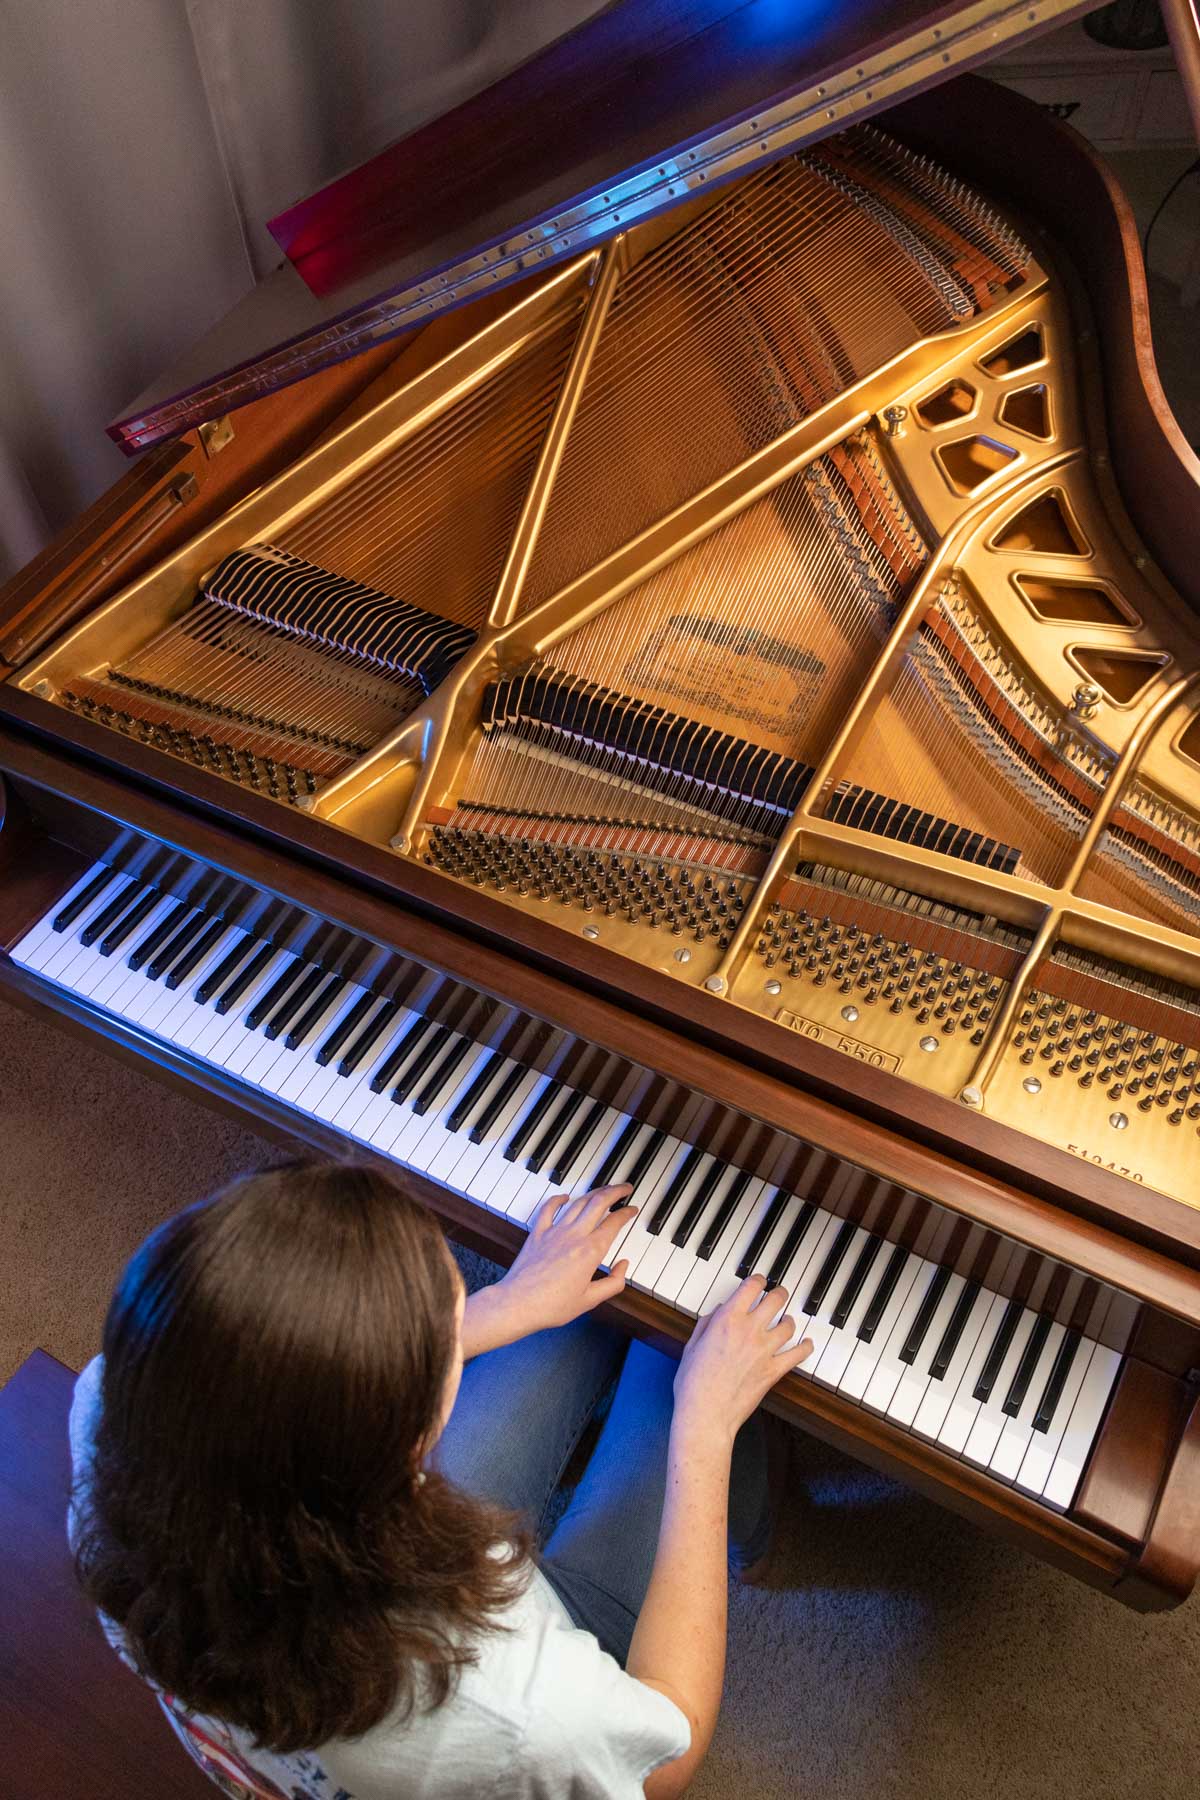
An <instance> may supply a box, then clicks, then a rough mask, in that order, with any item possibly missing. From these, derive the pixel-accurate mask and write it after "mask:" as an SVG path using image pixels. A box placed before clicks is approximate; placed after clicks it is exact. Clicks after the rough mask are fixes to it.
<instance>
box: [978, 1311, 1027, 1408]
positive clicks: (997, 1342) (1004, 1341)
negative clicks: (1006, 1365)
mask: <svg viewBox="0 0 1200 1800" xmlns="http://www.w3.org/2000/svg"><path fill="white" fill-rule="evenodd" d="M1024 1311H1025V1308H1024V1307H1023V1306H1022V1304H1021V1302H1020V1301H1019V1300H1010V1301H1009V1303H1008V1305H1007V1306H1006V1307H1005V1309H1004V1314H1003V1317H1002V1318H1001V1320H1000V1326H999V1329H998V1330H997V1332H996V1335H995V1337H994V1338H993V1339H992V1347H991V1349H990V1350H989V1351H988V1353H987V1357H986V1358H985V1360H984V1365H983V1367H982V1369H981V1370H980V1371H979V1380H978V1381H977V1382H976V1383H975V1386H974V1387H973V1388H972V1390H971V1398H972V1399H973V1400H990V1399H991V1397H992V1389H993V1388H994V1387H995V1385H996V1377H997V1375H998V1374H999V1373H1000V1364H1001V1363H1002V1362H1003V1361H1004V1358H1005V1356H1006V1355H1007V1353H1008V1346H1009V1345H1010V1344H1011V1343H1012V1340H1013V1332H1014V1331H1015V1330H1016V1329H1017V1326H1018V1325H1019V1324H1020V1321H1021V1314H1022V1313H1023V1312H1024Z"/></svg>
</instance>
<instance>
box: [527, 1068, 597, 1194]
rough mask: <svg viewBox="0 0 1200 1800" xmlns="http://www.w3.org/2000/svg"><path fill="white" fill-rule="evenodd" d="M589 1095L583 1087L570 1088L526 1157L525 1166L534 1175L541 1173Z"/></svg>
mask: <svg viewBox="0 0 1200 1800" xmlns="http://www.w3.org/2000/svg"><path fill="white" fill-rule="evenodd" d="M586 1099H587V1095H586V1094H585V1093H584V1091H583V1089H582V1088H570V1089H569V1090H568V1092H567V1097H566V1099H565V1100H564V1101H563V1103H562V1105H561V1106H560V1107H559V1109H558V1111H557V1112H556V1113H555V1115H554V1117H553V1118H552V1119H551V1120H550V1123H549V1124H548V1125H547V1126H546V1127H545V1129H544V1130H543V1132H542V1135H541V1137H540V1138H539V1139H538V1141H537V1143H536V1144H535V1145H534V1147H533V1149H532V1151H531V1152H530V1154H529V1155H528V1156H527V1157H526V1158H525V1167H526V1168H527V1169H528V1170H529V1171H530V1173H531V1174H533V1175H540V1174H541V1172H542V1169H543V1167H544V1166H545V1163H546V1160H547V1158H548V1157H550V1156H552V1155H553V1153H554V1146H555V1145H556V1144H560V1143H561V1142H562V1134H563V1132H564V1131H565V1130H566V1129H567V1126H568V1125H569V1124H570V1123H571V1120H572V1119H573V1118H574V1117H575V1114H576V1113H577V1112H578V1111H579V1109H580V1107H581V1106H582V1105H583V1103H584V1101H585V1100H586Z"/></svg>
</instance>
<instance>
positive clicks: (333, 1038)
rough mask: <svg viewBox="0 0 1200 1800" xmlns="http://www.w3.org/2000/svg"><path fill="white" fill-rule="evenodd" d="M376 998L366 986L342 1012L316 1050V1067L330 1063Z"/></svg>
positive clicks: (321, 1067) (320, 1067)
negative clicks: (351, 1004)
mask: <svg viewBox="0 0 1200 1800" xmlns="http://www.w3.org/2000/svg"><path fill="white" fill-rule="evenodd" d="M377 998H378V996H377V995H375V994H373V993H372V992H371V989H370V988H366V989H365V990H364V991H363V992H362V993H361V994H360V995H359V996H358V999H357V1000H356V1001H355V1002H354V1005H353V1006H352V1007H350V1008H349V1010H348V1011H346V1012H344V1013H343V1014H342V1016H341V1018H340V1019H339V1020H338V1021H337V1023H336V1024H335V1025H334V1027H333V1030H332V1031H331V1032H330V1033H329V1036H328V1037H327V1038H325V1039H323V1041H322V1043H321V1046H320V1048H319V1049H318V1051H317V1054H316V1057H315V1058H314V1061H315V1062H316V1065H317V1067H318V1069H323V1068H324V1067H325V1066H326V1064H327V1063H331V1062H332V1061H333V1059H334V1057H335V1056H336V1055H337V1053H338V1051H339V1050H340V1049H341V1048H342V1045H343V1044H345V1043H346V1042H347V1041H348V1039H350V1038H351V1037H353V1035H354V1033H355V1032H356V1031H357V1030H358V1028H359V1026H360V1025H361V1024H362V1022H363V1020H364V1019H365V1018H366V1016H367V1014H368V1013H369V1012H370V1010H371V1008H372V1007H373V1006H374V1004H375V1001H376V999H377Z"/></svg>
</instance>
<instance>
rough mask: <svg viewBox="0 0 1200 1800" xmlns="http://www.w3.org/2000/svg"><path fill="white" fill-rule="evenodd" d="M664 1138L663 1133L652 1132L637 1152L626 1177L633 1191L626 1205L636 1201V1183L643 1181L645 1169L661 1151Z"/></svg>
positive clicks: (664, 1134)
mask: <svg viewBox="0 0 1200 1800" xmlns="http://www.w3.org/2000/svg"><path fill="white" fill-rule="evenodd" d="M666 1137H667V1134H666V1132H665V1131H652V1132H651V1133H650V1136H649V1137H648V1138H647V1139H646V1142H645V1143H644V1144H643V1145H642V1147H641V1149H640V1150H639V1151H638V1153H637V1159H636V1161H635V1162H634V1165H633V1167H632V1169H630V1171H629V1174H628V1176H627V1177H626V1179H627V1180H628V1182H629V1185H630V1187H632V1188H633V1190H634V1191H633V1193H632V1194H630V1196H629V1202H627V1204H630V1203H633V1202H635V1201H636V1200H637V1185H638V1182H639V1181H642V1180H644V1178H645V1174H646V1171H647V1169H648V1168H649V1167H650V1164H651V1163H652V1162H653V1161H654V1159H655V1157H656V1156H657V1155H658V1153H659V1151H660V1150H661V1149H662V1147H663V1144H664V1143H665V1142H666Z"/></svg>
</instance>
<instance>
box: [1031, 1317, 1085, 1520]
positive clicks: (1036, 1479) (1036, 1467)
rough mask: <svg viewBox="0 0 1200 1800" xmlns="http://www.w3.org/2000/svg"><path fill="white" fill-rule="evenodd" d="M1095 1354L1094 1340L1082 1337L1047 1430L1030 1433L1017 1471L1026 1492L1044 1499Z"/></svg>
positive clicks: (1039, 1398) (1039, 1397)
mask: <svg viewBox="0 0 1200 1800" xmlns="http://www.w3.org/2000/svg"><path fill="white" fill-rule="evenodd" d="M1095 1353H1096V1345H1095V1343H1094V1341H1093V1340H1092V1339H1091V1338H1080V1340H1079V1343H1078V1345H1077V1347H1076V1350H1075V1356H1074V1360H1073V1361H1072V1363H1071V1367H1070V1370H1069V1372H1068V1374H1067V1379H1066V1380H1065V1381H1064V1383H1063V1388H1062V1393H1061V1394H1060V1395H1059V1397H1058V1405H1057V1406H1056V1407H1055V1409H1054V1417H1053V1418H1052V1419H1051V1421H1050V1424H1049V1427H1048V1429H1047V1430H1045V1431H1034V1432H1031V1433H1030V1438H1029V1445H1028V1448H1027V1449H1026V1451H1025V1454H1024V1456H1023V1457H1022V1458H1021V1466H1020V1468H1019V1469H1018V1470H1017V1474H1016V1480H1015V1484H1014V1485H1015V1486H1016V1487H1018V1488H1020V1489H1021V1491H1022V1492H1023V1493H1026V1494H1031V1495H1033V1496H1034V1497H1035V1498H1040V1497H1041V1492H1042V1489H1043V1488H1044V1487H1045V1485H1046V1482H1047V1480H1048V1478H1049V1475H1050V1471H1051V1469H1052V1468H1053V1467H1054V1459H1055V1457H1056V1456H1057V1455H1058V1451H1059V1446H1060V1445H1061V1443H1062V1441H1063V1438H1064V1437H1065V1436H1066V1433H1067V1426H1068V1425H1069V1424H1070V1422H1071V1414H1072V1412H1073V1411H1074V1410H1075V1402H1076V1400H1077V1399H1078V1397H1079V1390H1080V1388H1081V1387H1082V1386H1083V1383H1084V1379H1085V1377H1086V1375H1087V1372H1088V1367H1089V1365H1090V1363H1091V1360H1092V1357H1093V1356H1094V1355H1095ZM1038 1400H1039V1403H1040V1400H1041V1395H1039V1396H1038Z"/></svg>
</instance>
